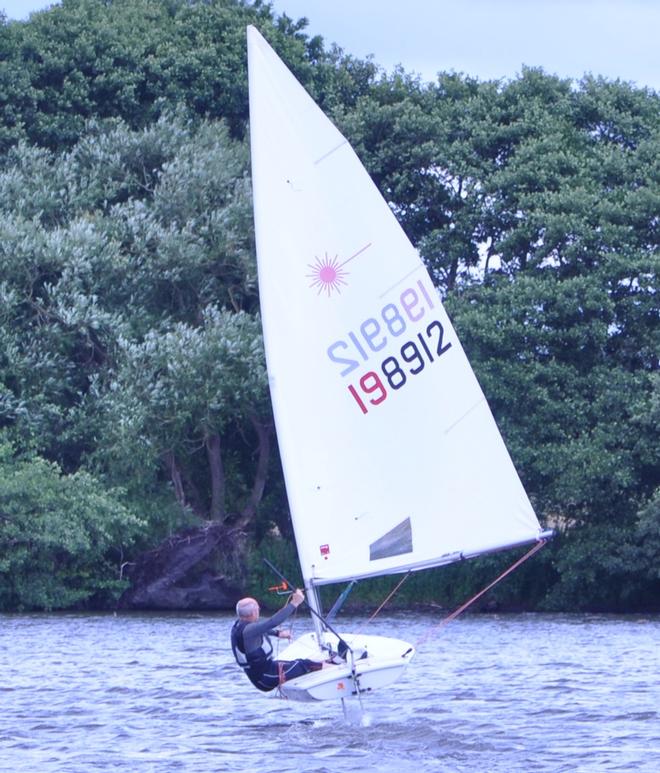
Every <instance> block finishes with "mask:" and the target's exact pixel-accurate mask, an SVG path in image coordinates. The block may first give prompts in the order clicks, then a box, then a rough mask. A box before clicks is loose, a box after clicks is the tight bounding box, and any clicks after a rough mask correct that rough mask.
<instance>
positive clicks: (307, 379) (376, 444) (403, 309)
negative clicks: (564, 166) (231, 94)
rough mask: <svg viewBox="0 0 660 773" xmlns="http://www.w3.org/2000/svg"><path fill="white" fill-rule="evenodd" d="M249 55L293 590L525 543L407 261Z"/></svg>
mask: <svg viewBox="0 0 660 773" xmlns="http://www.w3.org/2000/svg"><path fill="white" fill-rule="evenodd" d="M248 54H249V83H250V138H251V150H252V180H253V193H254V215H255V227H256V239H257V255H258V268H259V290H260V297H261V310H262V318H263V326H264V340H265V347H266V357H267V363H268V372H269V379H270V390H271V396H272V401H273V408H274V412H275V419H276V426H277V435H278V442H279V446H280V452H281V458H282V463H283V467H284V474H285V479H286V487H287V493H288V497H289V505H290V508H291V514H292V519H293V525H294V530H295V536H296V543H297V547H298V553H299V558H300V563H301V568H302V572H303V576H304V578H305V581H306V582H308V583H311V584H314V585H319V584H324V583H330V582H336V581H339V580H344V579H347V578H360V577H368V576H373V575H381V574H388V573H394V572H402V571H407V570H415V569H421V568H424V567H431V566H437V565H439V564H443V563H449V562H451V561H454V560H458V559H459V558H462V557H468V556H474V555H479V554H481V553H485V552H490V551H493V550H497V549H500V548H504V547H508V546H513V545H517V544H522V543H525V542H531V541H534V540H536V539H537V538H539V536H540V534H541V530H540V528H539V523H538V521H537V518H536V516H535V514H534V511H533V509H532V506H531V504H530V502H529V499H528V497H527V495H526V493H525V491H524V489H523V486H522V484H521V482H520V479H519V477H518V474H517V473H516V470H515V468H514V466H513V464H512V462H511V459H510V457H509V454H508V452H507V450H506V447H505V445H504V443H503V441H502V438H501V436H500V433H499V431H498V429H497V427H496V424H495V421H494V419H493V417H492V414H491V412H490V410H489V407H488V405H487V403H486V400H485V398H484V395H483V393H482V391H481V389H480V387H479V384H478V382H477V380H476V378H475V376H474V373H473V372H472V369H471V367H470V364H469V362H468V360H467V358H466V356H465V353H464V351H463V349H462V347H461V344H460V342H459V340H458V338H457V336H456V333H455V331H454V329H453V327H452V325H451V322H450V321H449V318H448V317H447V314H446V313H445V311H444V308H443V306H442V303H441V302H440V299H439V297H438V294H437V292H436V290H435V289H434V286H433V284H432V282H431V280H430V277H429V275H428V273H427V271H426V269H425V267H424V265H423V263H422V262H421V260H420V257H419V255H418V253H417V251H416V250H415V249H414V247H413V246H412V244H411V243H410V242H409V240H408V238H407V237H406V235H405V234H404V232H403V230H402V229H401V227H400V226H399V224H398V222H397V220H396V218H395V217H394V215H393V214H392V212H391V210H390V208H389V206H388V205H387V203H386V202H385V200H384V199H383V197H382V196H381V195H380V193H379V191H378V189H377V188H376V186H375V185H374V183H373V182H372V180H371V179H370V177H369V175H368V174H367V172H366V170H365V169H364V167H363V166H362V164H361V163H360V161H359V159H358V157H357V156H356V154H355V152H354V151H353V149H352V148H351V146H350V145H349V143H348V142H347V140H346V139H345V138H344V137H343V136H342V134H341V133H340V132H339V131H338V130H337V128H336V127H335V126H334V125H333V124H332V123H331V121H330V120H329V119H328V118H327V117H326V116H325V115H324V113H323V112H322V111H321V110H320V109H319V108H318V107H317V105H316V104H315V103H314V101H313V100H312V99H311V97H310V96H309V95H308V94H307V92H306V91H305V90H304V89H303V87H302V86H301V85H300V84H299V83H298V81H297V80H296V79H295V78H294V76H293V75H292V74H291V72H290V71H289V70H288V69H287V68H286V66H285V65H284V64H283V63H282V61H281V60H280V59H279V58H278V56H277V55H276V54H275V52H274V51H273V50H272V49H271V48H270V46H269V45H268V44H267V43H266V41H265V40H264V39H263V37H262V36H261V35H260V34H259V33H258V32H257V30H256V29H254V28H253V27H250V28H249V29H248Z"/></svg>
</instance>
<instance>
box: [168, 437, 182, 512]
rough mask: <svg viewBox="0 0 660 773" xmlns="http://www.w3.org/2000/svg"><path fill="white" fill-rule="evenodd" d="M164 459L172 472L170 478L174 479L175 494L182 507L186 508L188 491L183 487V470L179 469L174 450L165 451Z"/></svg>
mask: <svg viewBox="0 0 660 773" xmlns="http://www.w3.org/2000/svg"><path fill="white" fill-rule="evenodd" d="M163 460H164V462H165V466H166V467H167V469H168V471H169V473H170V480H171V481H172V486H173V487H174V496H175V497H176V501H177V502H178V503H179V505H180V506H181V507H182V508H184V507H186V493H185V491H184V488H183V481H182V479H181V472H180V470H179V466H178V464H177V463H176V456H174V451H171V450H170V451H165V453H164V454H163Z"/></svg>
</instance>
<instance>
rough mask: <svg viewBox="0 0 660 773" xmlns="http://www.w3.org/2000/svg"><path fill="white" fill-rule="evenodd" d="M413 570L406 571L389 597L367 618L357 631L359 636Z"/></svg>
mask: <svg viewBox="0 0 660 773" xmlns="http://www.w3.org/2000/svg"><path fill="white" fill-rule="evenodd" d="M411 571H412V570H410V569H409V570H408V571H407V572H406V573H405V574H404V575H403V577H402V578H401V579H400V580H399V582H398V583H397V584H396V587H395V588H394V590H392V591H390V593H389V594H388V596H387V598H386V599H385V600H384V601H383V602H382V603H381V605H380V606H379V607H378V609H377V610H376V611H375V612H374V613H373V614H372V615H371V617H370V618H369V619H368V620H367V622H366V623H365V624H364V625H363V626H362V628H361V629H360V630H359V631H358V632H357V634H356V636H359V635H360V634H361V633H362V631H364V629H365V628H366V627H367V626H368V625H369V623H370V622H371V621H372V620H374V619H375V618H376V615H378V614H379V613H380V611H381V610H382V608H383V607H384V606H385V604H387V602H388V601H389V600H390V599H391V598H392V596H394V594H395V593H396V592H397V591H398V590H399V588H400V587H401V586H402V585H403V583H404V582H405V581H406V580H407V579H408V577H410V574H411Z"/></svg>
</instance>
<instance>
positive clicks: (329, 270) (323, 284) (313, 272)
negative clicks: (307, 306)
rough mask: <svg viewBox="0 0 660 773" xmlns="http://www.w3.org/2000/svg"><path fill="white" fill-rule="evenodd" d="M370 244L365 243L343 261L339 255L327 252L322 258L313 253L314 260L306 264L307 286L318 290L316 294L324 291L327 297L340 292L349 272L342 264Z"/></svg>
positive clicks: (345, 283)
mask: <svg viewBox="0 0 660 773" xmlns="http://www.w3.org/2000/svg"><path fill="white" fill-rule="evenodd" d="M370 246H371V244H367V245H365V246H364V247H362V249H360V250H358V251H357V252H356V253H355V254H354V255H351V257H350V258H347V259H346V260H343V261H342V260H340V259H339V255H334V256H333V257H330V256H329V255H328V253H327V252H326V253H325V255H324V256H323V258H320V257H319V256H318V255H315V256H314V262H313V263H308V264H307V267H308V268H309V269H310V273H309V274H307V278H308V279H310V280H311V281H310V283H309V286H310V287H313V288H315V289H316V290H317V291H318V292H317V295H321V293H323V292H325V293H326V295H327V296H328V298H329V297H330V296H331V295H332V293H335V292H336V293H337V294H339V293H341V289H342V287H344V286H346V285H348V282H347V281H346V277H347V276H349V272H348V271H346V270H345V269H344V266H345V265H346V264H347V263H349V262H350V261H351V260H353V258H357V256H358V255H360V254H361V253H363V252H364V251H365V250H366V249H367V248H368V247H370Z"/></svg>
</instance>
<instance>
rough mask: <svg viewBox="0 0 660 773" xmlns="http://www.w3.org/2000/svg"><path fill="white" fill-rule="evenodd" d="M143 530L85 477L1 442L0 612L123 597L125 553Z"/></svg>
mask: <svg viewBox="0 0 660 773" xmlns="http://www.w3.org/2000/svg"><path fill="white" fill-rule="evenodd" d="M144 525H145V524H144V523H143V522H142V521H141V520H140V519H139V518H137V517H135V516H134V515H133V514H132V513H131V512H130V511H129V510H128V509H127V508H126V507H125V505H124V504H122V494H121V491H119V490H114V491H113V490H111V489H108V488H107V487H105V486H103V484H101V483H100V482H99V481H97V480H95V479H94V478H93V477H92V476H91V475H90V474H89V473H86V472H84V471H79V472H76V473H74V474H72V475H63V474H62V472H61V470H60V469H59V467H58V466H57V465H56V464H53V463H52V462H48V461H46V460H45V459H42V458H40V457H38V456H32V455H21V454H17V453H16V451H15V450H14V449H13V448H12V446H11V445H10V444H9V443H8V442H7V441H6V440H2V441H1V442H0V609H59V608H66V607H71V606H81V605H85V604H90V603H94V604H99V603H104V602H107V601H108V599H112V598H113V597H115V596H116V595H117V594H118V593H119V592H120V591H121V590H123V587H124V583H123V582H122V581H121V579H120V574H121V561H122V557H123V551H124V550H125V549H126V548H128V547H129V546H130V545H131V543H132V542H133V540H134V539H135V538H136V536H137V535H138V534H139V532H140V531H141V530H142V529H143V528H144Z"/></svg>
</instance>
